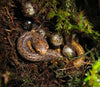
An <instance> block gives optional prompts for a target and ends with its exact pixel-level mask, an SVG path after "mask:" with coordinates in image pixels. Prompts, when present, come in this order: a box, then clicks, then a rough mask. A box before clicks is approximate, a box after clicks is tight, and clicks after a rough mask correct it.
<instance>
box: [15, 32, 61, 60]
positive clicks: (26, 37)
mask: <svg viewBox="0 0 100 87" xmlns="http://www.w3.org/2000/svg"><path fill="white" fill-rule="evenodd" d="M28 43H30V46H29V45H28ZM17 50H18V52H19V54H20V55H21V56H22V57H23V58H25V59H26V60H29V61H45V60H52V59H57V58H58V57H62V55H61V54H60V53H59V52H57V51H55V50H52V49H49V45H48V43H47V41H46V39H45V38H44V37H43V36H41V35H39V33H37V32H36V31H34V30H32V31H29V32H25V33H24V34H22V35H21V36H20V37H19V39H18V42H17Z"/></svg>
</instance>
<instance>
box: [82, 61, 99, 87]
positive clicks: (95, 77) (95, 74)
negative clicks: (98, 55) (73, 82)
mask: <svg viewBox="0 0 100 87" xmlns="http://www.w3.org/2000/svg"><path fill="white" fill-rule="evenodd" d="M86 76H87V77H86V78H85V80H84V81H86V82H88V84H89V85H90V86H93V87H100V61H96V62H95V63H94V64H93V65H92V69H91V70H90V71H88V72H87V73H86Z"/></svg>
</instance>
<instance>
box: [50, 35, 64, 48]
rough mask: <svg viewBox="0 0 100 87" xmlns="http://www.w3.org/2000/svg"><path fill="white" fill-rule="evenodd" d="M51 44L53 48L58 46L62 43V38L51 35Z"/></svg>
mask: <svg viewBox="0 0 100 87" xmlns="http://www.w3.org/2000/svg"><path fill="white" fill-rule="evenodd" d="M51 43H52V44H53V45H54V46H60V45H62V43H63V37H62V36H61V35H60V34H57V33H56V34H53V35H51Z"/></svg>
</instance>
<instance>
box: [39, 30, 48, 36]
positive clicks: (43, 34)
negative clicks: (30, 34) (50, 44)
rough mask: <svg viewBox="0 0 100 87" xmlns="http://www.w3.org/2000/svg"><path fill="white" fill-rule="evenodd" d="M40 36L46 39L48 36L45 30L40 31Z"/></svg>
mask: <svg viewBox="0 0 100 87" xmlns="http://www.w3.org/2000/svg"><path fill="white" fill-rule="evenodd" d="M39 34H40V35H41V36H43V37H44V36H45V35H46V32H45V30H43V29H40V30H39Z"/></svg>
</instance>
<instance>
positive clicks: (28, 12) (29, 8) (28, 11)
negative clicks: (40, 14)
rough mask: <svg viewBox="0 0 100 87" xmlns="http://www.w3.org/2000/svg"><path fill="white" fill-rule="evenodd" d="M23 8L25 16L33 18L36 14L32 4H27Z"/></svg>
mask: <svg viewBox="0 0 100 87" xmlns="http://www.w3.org/2000/svg"><path fill="white" fill-rule="evenodd" d="M23 8H24V12H25V15H27V16H32V15H34V14H35V9H34V8H33V6H32V3H30V2H26V3H25V5H24V7H23Z"/></svg>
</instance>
